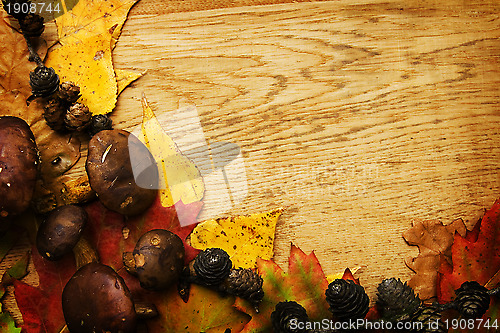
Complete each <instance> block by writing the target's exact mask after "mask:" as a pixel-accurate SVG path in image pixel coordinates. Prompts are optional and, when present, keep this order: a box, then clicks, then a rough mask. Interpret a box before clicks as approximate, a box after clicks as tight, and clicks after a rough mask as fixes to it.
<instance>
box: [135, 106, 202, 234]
mask: <svg viewBox="0 0 500 333" xmlns="http://www.w3.org/2000/svg"><path fill="white" fill-rule="evenodd" d="M142 108H143V115H142V127H141V132H140V133H138V135H137V137H138V138H139V140H141V142H143V143H144V144H145V145H146V146H147V147H148V149H149V151H150V152H151V154H152V155H153V157H154V159H155V161H156V163H157V165H158V171H159V175H160V179H159V183H160V185H159V188H160V199H161V202H162V205H163V206H165V207H170V206H173V205H174V203H176V202H179V201H182V202H184V203H186V204H190V203H192V202H197V201H200V200H201V199H202V198H203V193H204V191H205V186H204V184H203V179H202V178H201V175H200V172H199V171H198V169H197V168H196V165H195V164H194V163H193V162H191V161H190V160H189V159H188V158H187V157H185V156H184V155H183V154H182V153H181V151H180V150H179V149H178V148H177V146H176V144H175V142H174V141H173V140H172V138H171V137H170V136H168V134H167V133H166V132H165V131H164V130H163V128H162V126H161V124H160V123H159V121H158V119H157V118H156V116H155V114H154V112H153V110H152V109H151V108H150V107H149V104H148V102H147V100H146V97H143V98H142ZM182 224H184V225H185V223H184V222H183V223H182Z"/></svg>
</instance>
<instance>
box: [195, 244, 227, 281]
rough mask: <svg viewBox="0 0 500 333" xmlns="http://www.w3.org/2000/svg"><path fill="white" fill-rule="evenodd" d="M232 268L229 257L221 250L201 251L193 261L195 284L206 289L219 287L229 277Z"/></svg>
mask: <svg viewBox="0 0 500 333" xmlns="http://www.w3.org/2000/svg"><path fill="white" fill-rule="evenodd" d="M232 266H233V263H232V261H231V259H230V258H229V255H228V254H227V252H226V251H224V250H223V249H219V248H208V249H206V250H203V251H201V252H200V253H198V255H197V256H196V258H195V260H194V264H193V269H194V272H195V282H196V283H198V284H201V285H204V286H207V287H210V286H216V285H219V284H221V283H222V282H224V280H225V279H226V278H227V277H228V276H229V273H230V272H231V268H232Z"/></svg>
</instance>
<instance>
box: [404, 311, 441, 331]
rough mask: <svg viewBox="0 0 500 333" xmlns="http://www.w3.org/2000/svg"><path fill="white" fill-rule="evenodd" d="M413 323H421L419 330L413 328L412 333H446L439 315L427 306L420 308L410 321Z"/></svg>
mask: <svg viewBox="0 0 500 333" xmlns="http://www.w3.org/2000/svg"><path fill="white" fill-rule="evenodd" d="M411 322H413V323H421V325H422V327H421V329H418V328H415V329H414V330H412V333H446V332H448V329H447V328H446V326H445V325H444V323H443V322H442V321H441V313H440V312H439V310H437V309H436V308H434V307H432V306H429V307H426V306H422V307H420V308H419V309H418V310H417V312H416V313H415V314H414V316H413V318H412V319H411Z"/></svg>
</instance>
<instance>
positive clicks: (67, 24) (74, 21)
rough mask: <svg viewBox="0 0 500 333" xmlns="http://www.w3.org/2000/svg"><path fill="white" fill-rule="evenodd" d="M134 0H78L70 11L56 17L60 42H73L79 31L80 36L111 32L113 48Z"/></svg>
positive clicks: (76, 38)
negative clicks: (81, 33)
mask: <svg viewBox="0 0 500 333" xmlns="http://www.w3.org/2000/svg"><path fill="white" fill-rule="evenodd" d="M136 2H137V0H107V1H102V0H79V1H78V3H77V4H76V5H75V6H74V7H73V8H72V10H71V11H69V12H67V13H65V14H64V15H61V16H59V17H58V18H56V24H57V33H58V35H59V39H60V43H61V44H63V45H64V44H71V43H75V41H77V40H78V38H79V37H78V36H79V35H78V33H80V32H81V31H82V32H83V35H81V36H86V37H89V36H95V35H101V34H103V33H105V32H111V38H112V40H111V49H113V48H114V46H115V44H116V41H117V40H118V37H119V36H120V34H121V29H122V27H123V24H124V23H125V20H126V19H127V15H128V12H129V11H130V9H131V8H132V6H133V5H134V4H135V3H136Z"/></svg>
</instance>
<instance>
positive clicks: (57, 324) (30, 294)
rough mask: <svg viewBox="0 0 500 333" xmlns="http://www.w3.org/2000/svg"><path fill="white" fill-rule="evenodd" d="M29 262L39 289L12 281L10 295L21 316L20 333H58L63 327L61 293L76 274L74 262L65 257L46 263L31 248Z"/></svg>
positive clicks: (70, 257) (34, 249) (46, 261)
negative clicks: (11, 292)
mask: <svg viewBox="0 0 500 333" xmlns="http://www.w3.org/2000/svg"><path fill="white" fill-rule="evenodd" d="M32 259H33V263H34V266H35V269H36V271H37V273H38V277H39V281H40V282H39V286H38V287H34V286H30V285H28V284H26V283H24V282H21V281H18V280H15V281H14V295H15V297H16V302H17V305H18V307H19V310H20V311H21V314H22V316H23V322H24V324H23V327H22V328H23V332H25V333H54V332H62V330H63V329H64V327H65V325H66V324H65V321H64V315H63V312H62V306H61V297H62V290H63V288H64V286H65V285H66V282H68V280H69V279H70V277H71V276H72V275H73V274H74V273H75V271H76V268H75V264H74V259H73V257H72V256H71V255H68V256H66V257H64V258H63V259H61V260H59V261H55V262H52V261H48V260H45V259H44V258H42V257H41V256H40V255H39V254H38V251H37V250H36V248H35V247H34V248H33V250H32Z"/></svg>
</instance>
